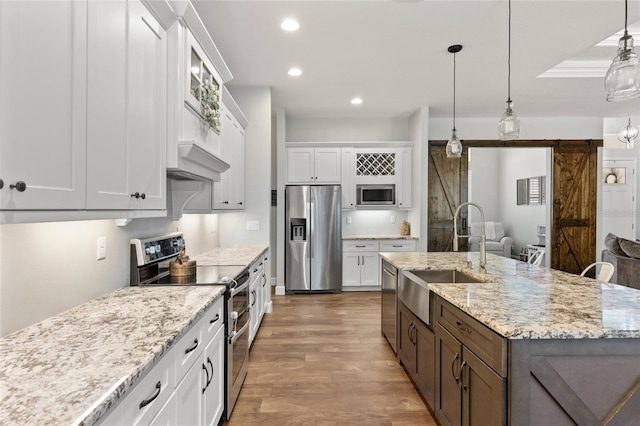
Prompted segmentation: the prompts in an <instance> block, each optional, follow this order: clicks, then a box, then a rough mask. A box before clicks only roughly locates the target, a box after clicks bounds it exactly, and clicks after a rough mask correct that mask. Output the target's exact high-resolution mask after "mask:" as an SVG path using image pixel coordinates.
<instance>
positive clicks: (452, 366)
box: [451, 353, 460, 383]
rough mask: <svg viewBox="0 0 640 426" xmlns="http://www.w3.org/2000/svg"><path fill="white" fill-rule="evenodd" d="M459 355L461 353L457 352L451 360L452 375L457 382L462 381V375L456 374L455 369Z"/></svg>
mask: <svg viewBox="0 0 640 426" xmlns="http://www.w3.org/2000/svg"><path fill="white" fill-rule="evenodd" d="M459 356H460V355H459V354H457V353H456V354H455V355H454V356H453V359H452V360H451V375H452V376H453V380H455V381H456V383H460V382H459V380H460V377H458V376H456V371H455V370H454V367H455V365H456V360H457V359H458V357H459Z"/></svg>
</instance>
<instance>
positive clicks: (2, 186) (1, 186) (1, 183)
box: [0, 179, 4, 189]
mask: <svg viewBox="0 0 640 426" xmlns="http://www.w3.org/2000/svg"><path fill="white" fill-rule="evenodd" d="M2 188H4V181H3V180H2V179H0V189H2Z"/></svg>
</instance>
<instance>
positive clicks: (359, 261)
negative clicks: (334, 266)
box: [358, 256, 360, 266]
mask: <svg viewBox="0 0 640 426" xmlns="http://www.w3.org/2000/svg"><path fill="white" fill-rule="evenodd" d="M358 266H360V256H358Z"/></svg>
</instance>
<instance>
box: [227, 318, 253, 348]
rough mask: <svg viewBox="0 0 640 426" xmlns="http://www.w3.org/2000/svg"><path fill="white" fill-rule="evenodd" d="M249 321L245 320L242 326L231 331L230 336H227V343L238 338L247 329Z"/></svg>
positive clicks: (231, 342) (231, 343)
mask: <svg viewBox="0 0 640 426" xmlns="http://www.w3.org/2000/svg"><path fill="white" fill-rule="evenodd" d="M249 323H250V321H247V323H246V324H245V325H243V326H242V328H241V329H240V330H238V331H235V330H234V331H233V333H231V336H229V344H230V345H233V343H234V342H235V341H236V340H238V339H239V338H240V337H242V335H243V334H244V332H245V331H247V329H248V328H249Z"/></svg>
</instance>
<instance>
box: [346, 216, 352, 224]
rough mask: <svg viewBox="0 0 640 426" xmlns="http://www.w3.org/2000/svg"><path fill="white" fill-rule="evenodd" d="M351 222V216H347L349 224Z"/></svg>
mask: <svg viewBox="0 0 640 426" xmlns="http://www.w3.org/2000/svg"><path fill="white" fill-rule="evenodd" d="M350 224H351V216H347V225H350Z"/></svg>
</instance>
